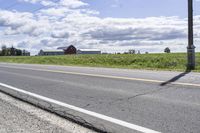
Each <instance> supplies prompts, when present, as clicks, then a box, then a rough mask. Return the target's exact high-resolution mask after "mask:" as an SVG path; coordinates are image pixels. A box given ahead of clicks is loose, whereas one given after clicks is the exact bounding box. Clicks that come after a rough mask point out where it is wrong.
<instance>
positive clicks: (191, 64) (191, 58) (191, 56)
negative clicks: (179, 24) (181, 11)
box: [187, 0, 195, 70]
mask: <svg viewBox="0 0 200 133" xmlns="http://www.w3.org/2000/svg"><path fill="white" fill-rule="evenodd" d="M187 54H188V64H187V68H188V69H189V70H193V69H195V46H194V44H193V0H188V47H187Z"/></svg>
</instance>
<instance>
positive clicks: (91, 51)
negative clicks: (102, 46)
mask: <svg viewBox="0 0 200 133" xmlns="http://www.w3.org/2000/svg"><path fill="white" fill-rule="evenodd" d="M77 54H101V50H99V49H79V50H77Z"/></svg>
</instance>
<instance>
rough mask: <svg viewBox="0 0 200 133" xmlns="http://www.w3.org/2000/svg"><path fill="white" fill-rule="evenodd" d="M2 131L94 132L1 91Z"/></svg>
mask: <svg viewBox="0 0 200 133" xmlns="http://www.w3.org/2000/svg"><path fill="white" fill-rule="evenodd" d="M0 133H94V131H90V130H88V129H86V128H83V127H81V126H79V125H77V124H75V123H72V122H69V121H67V120H66V119H63V118H61V117H58V116H56V115H54V114H51V113H49V112H46V111H44V110H41V109H38V108H36V107H34V106H32V105H29V104H27V103H24V102H22V101H19V100H17V99H15V98H12V97H10V96H8V95H5V94H4V93H1V92H0Z"/></svg>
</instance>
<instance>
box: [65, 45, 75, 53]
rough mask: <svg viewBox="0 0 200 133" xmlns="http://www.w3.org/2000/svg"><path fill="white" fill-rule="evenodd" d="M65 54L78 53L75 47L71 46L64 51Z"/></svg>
mask: <svg viewBox="0 0 200 133" xmlns="http://www.w3.org/2000/svg"><path fill="white" fill-rule="evenodd" d="M64 52H65V54H76V53H77V49H76V47H74V46H73V45H70V46H69V47H67V48H66V49H64Z"/></svg>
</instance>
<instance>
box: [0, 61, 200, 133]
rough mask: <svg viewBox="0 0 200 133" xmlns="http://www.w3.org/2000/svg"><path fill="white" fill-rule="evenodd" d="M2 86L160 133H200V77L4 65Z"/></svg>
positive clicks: (0, 73) (0, 68)
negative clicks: (16, 88)
mask: <svg viewBox="0 0 200 133" xmlns="http://www.w3.org/2000/svg"><path fill="white" fill-rule="evenodd" d="M0 82H1V83H4V84H8V85H11V86H14V87H18V88H21V89H24V90H26V91H29V92H32V93H36V94H39V95H42V96H45V97H48V98H52V99H55V100H58V101H61V102H64V103H68V104H71V105H74V106H77V107H80V108H83V109H87V110H90V111H93V112H96V113H99V114H103V115H106V116H110V117H112V118H116V119H119V120H123V121H126V122H129V123H133V124H136V125H139V126H142V127H145V128H149V129H152V130H155V131H159V132H163V133H188V132H191V133H199V132H200V74H199V73H189V72H185V73H181V72H168V71H159V72H158V71H147V70H122V69H108V68H89V67H69V66H68V67H63V66H44V65H22V64H21V65H19V64H5V63H0Z"/></svg>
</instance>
